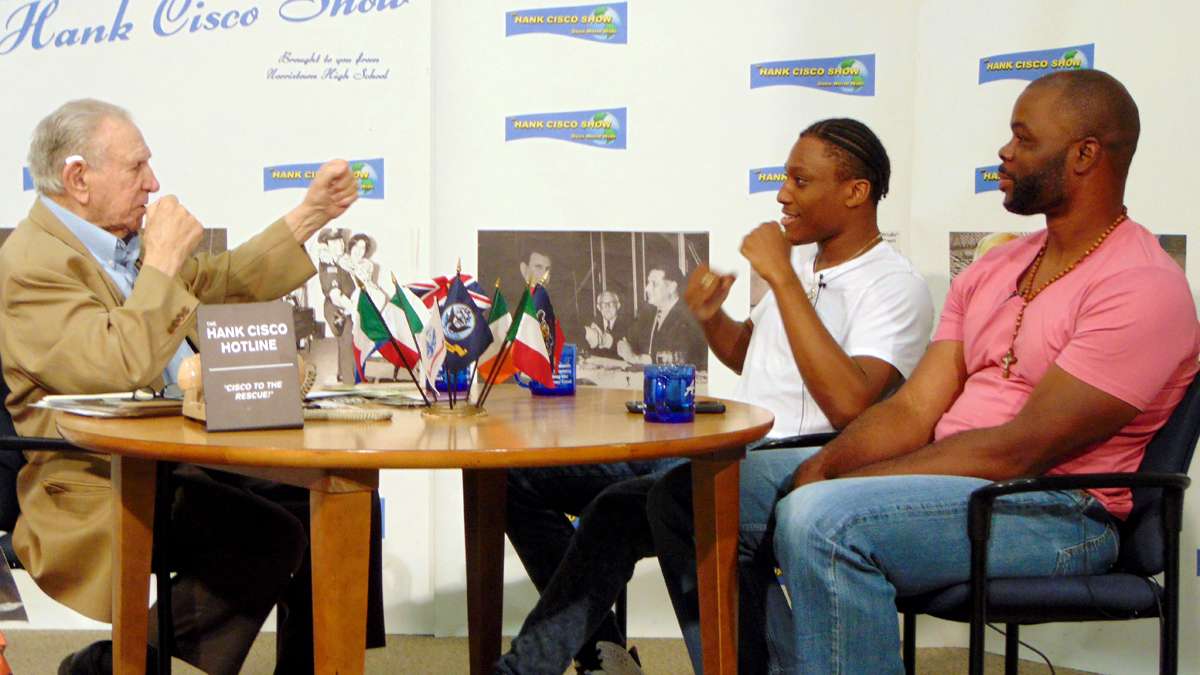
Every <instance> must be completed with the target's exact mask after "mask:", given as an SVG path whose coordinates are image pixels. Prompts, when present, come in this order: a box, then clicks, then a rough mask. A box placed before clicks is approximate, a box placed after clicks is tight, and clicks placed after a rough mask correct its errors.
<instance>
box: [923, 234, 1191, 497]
mask: <svg viewBox="0 0 1200 675" xmlns="http://www.w3.org/2000/svg"><path fill="white" fill-rule="evenodd" d="M1045 241H1046V231H1045V230H1041V231H1039V232H1035V233H1033V234H1030V235H1028V236H1026V237H1023V238H1021V239H1018V240H1017V241H1014V242H1011V243H1008V244H1005V245H1003V246H999V247H997V248H995V249H993V250H992V251H989V252H988V254H987V255H985V256H984V257H983V258H982V259H980V260H978V261H976V262H975V263H974V264H972V265H971V266H969V267H968V268H967V269H966V270H964V271H963V272H962V273H961V274H960V275H958V277H956V278H955V279H954V282H953V283H952V284H951V285H950V293H949V295H948V296H947V297H946V306H945V308H944V309H943V310H942V319H941V323H940V324H939V326H938V329H937V332H936V333H934V336H933V339H934V340H935V341H937V340H957V341H961V342H962V343H963V358H964V359H965V361H966V369H967V381H966V384H965V385H964V387H963V391H962V394H961V395H959V397H958V398H957V399H956V400H955V401H954V403H953V404H952V405H951V406H950V409H949V410H947V411H946V412H945V414H943V415H942V417H941V419H940V420H938V423H937V427H936V428H935V429H934V439H935V440H936V439H941V438H945V437H947V436H951V435H953V434H956V433H959V432H961V431H966V430H968V429H979V428H985V427H993V426H998V425H1000V424H1003V423H1005V422H1008V421H1009V420H1011V419H1013V418H1014V417H1015V416H1016V415H1017V413H1018V411H1020V409H1021V408H1022V406H1024V405H1025V401H1026V400H1027V399H1028V398H1029V394H1030V393H1031V392H1032V391H1033V388H1034V386H1036V385H1037V383H1038V382H1040V381H1041V379H1042V377H1043V376H1044V375H1045V373H1046V371H1047V370H1048V369H1049V368H1050V366H1051V365H1057V366H1058V367H1059V368H1062V369H1063V370H1065V371H1066V372H1068V373H1070V374H1071V375H1072V376H1074V377H1076V378H1078V379H1080V380H1082V381H1084V382H1086V383H1087V384H1090V385H1091V386H1093V387H1096V388H1097V389H1099V390H1101V391H1103V392H1105V393H1107V394H1109V395H1111V396H1114V397H1116V398H1119V399H1121V400H1122V401H1124V402H1126V403H1128V404H1129V405H1131V406H1133V407H1135V408H1137V409H1138V411H1139V414H1138V415H1137V416H1136V417H1134V418H1133V421H1131V422H1130V423H1129V424H1127V425H1126V426H1125V427H1124V428H1122V429H1121V430H1120V431H1119V432H1117V434H1116V435H1115V436H1113V437H1112V438H1110V439H1108V440H1107V441H1104V442H1102V443H1097V444H1095V445H1092V446H1090V447H1088V448H1085V449H1084V450H1083V451H1082V452H1081V453H1079V454H1078V455H1075V456H1073V457H1071V458H1070V459H1067V460H1066V461H1064V462H1062V463H1061V464H1059V465H1058V466H1055V467H1054V468H1053V469H1050V471H1048V472H1047V473H1048V474H1076V473H1092V472H1118V471H1123V472H1131V471H1137V468H1138V466H1139V465H1140V464H1141V460H1142V454H1143V453H1144V451H1145V448H1146V444H1147V443H1148V442H1149V441H1150V438H1151V437H1152V436H1153V435H1154V433H1155V432H1156V431H1158V429H1159V428H1160V427H1162V425H1163V424H1165V423H1166V421H1167V418H1168V417H1170V415H1171V411H1172V410H1173V409H1174V408H1175V404H1177V403H1178V402H1179V401H1180V399H1182V398H1183V394H1184V391H1185V390H1186V389H1187V386H1188V384H1189V383H1190V382H1191V380H1192V377H1193V376H1194V375H1195V374H1196V370H1197V361H1196V358H1197V353H1198V352H1200V326H1198V325H1197V322H1196V307H1195V304H1194V303H1193V301H1192V294H1191V291H1190V290H1189V289H1188V284H1187V279H1186V278H1185V277H1184V274H1183V271H1182V270H1181V269H1179V265H1177V264H1175V262H1174V261H1173V260H1171V258H1170V257H1169V256H1168V255H1167V254H1166V252H1165V251H1163V249H1162V247H1161V246H1159V244H1158V240H1157V239H1156V238H1155V236H1154V235H1153V234H1151V233H1150V232H1149V231H1148V230H1147V229H1146V228H1144V227H1142V226H1141V225H1139V224H1137V223H1135V222H1132V221H1126V222H1124V223H1122V224H1121V225H1119V226H1118V227H1117V228H1116V229H1115V230H1113V232H1112V234H1111V235H1109V237H1108V239H1107V240H1105V242H1104V243H1103V244H1101V246H1100V247H1099V248H1097V249H1096V250H1095V251H1094V252H1093V253H1092V254H1091V255H1090V256H1088V257H1087V258H1086V259H1085V260H1084V261H1083V262H1081V263H1079V264H1078V265H1077V266H1076V267H1075V269H1074V270H1072V271H1071V272H1069V273H1067V274H1066V275H1065V276H1063V277H1062V278H1061V279H1059V280H1058V281H1056V282H1054V283H1053V284H1051V285H1050V286H1049V287H1048V288H1046V289H1045V290H1044V291H1042V292H1041V293H1040V294H1039V295H1038V296H1037V297H1036V298H1034V300H1033V302H1031V303H1029V307H1028V308H1027V309H1026V310H1025V317H1024V319H1023V321H1022V323H1021V332H1020V333H1019V334H1018V336H1017V341H1016V346H1015V348H1014V352H1015V354H1016V356H1017V362H1016V364H1015V365H1014V366H1013V367H1012V371H1011V373H1010V377H1009V379H1007V380H1006V379H1004V378H1003V377H1001V364H1000V359H1001V358H1002V357H1003V356H1004V354H1005V353H1006V352H1007V351H1008V347H1009V343H1010V340H1011V339H1012V332H1013V326H1014V325H1015V323H1016V319H1017V311H1018V310H1019V309H1020V308H1021V298H1020V297H1019V296H1018V295H1016V287H1017V280H1018V278H1019V277H1020V276H1021V274H1022V273H1023V272H1024V271H1025V270H1026V269H1027V268H1028V267H1029V265H1030V264H1031V263H1032V262H1033V259H1034V257H1035V256H1036V255H1037V252H1038V250H1039V249H1040V248H1041V246H1042V244H1043V243H1044V242H1045ZM1090 492H1091V493H1092V494H1093V495H1094V496H1095V497H1096V498H1097V499H1099V500H1100V502H1101V503H1103V504H1104V506H1105V508H1107V509H1108V511H1109V512H1110V513H1112V514H1113V515H1115V516H1118V517H1120V518H1125V517H1126V516H1128V515H1129V511H1130V509H1131V508H1132V506H1133V502H1132V497H1131V495H1130V493H1129V491H1128V490H1125V489H1105V490H1091V491H1090Z"/></svg>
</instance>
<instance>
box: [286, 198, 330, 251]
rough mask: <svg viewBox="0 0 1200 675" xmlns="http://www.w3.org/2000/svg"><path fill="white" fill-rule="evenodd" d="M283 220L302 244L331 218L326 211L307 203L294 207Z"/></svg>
mask: <svg viewBox="0 0 1200 675" xmlns="http://www.w3.org/2000/svg"><path fill="white" fill-rule="evenodd" d="M283 220H284V222H285V223H287V226H288V229H290V230H291V231H292V236H294V237H295V238H296V241H298V242H300V243H301V244H303V243H304V242H306V241H308V238H309V237H311V236H312V235H313V234H314V233H316V231H317V230H319V229H321V228H322V227H325V224H326V223H328V222H329V218H328V217H327V216H326V215H325V214H324V213H322V212H321V211H320V210H319V209H315V208H312V207H310V206H308V205H307V204H300V205H299V206H297V207H296V208H294V209H292V210H291V211H290V212H288V214H287V215H286V216H284V217H283Z"/></svg>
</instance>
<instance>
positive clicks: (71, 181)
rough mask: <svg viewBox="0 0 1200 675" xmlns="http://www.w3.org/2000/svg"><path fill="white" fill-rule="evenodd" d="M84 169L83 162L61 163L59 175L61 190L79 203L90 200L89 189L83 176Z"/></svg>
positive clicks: (85, 202)
mask: <svg viewBox="0 0 1200 675" xmlns="http://www.w3.org/2000/svg"><path fill="white" fill-rule="evenodd" d="M85 170H86V166H85V165H84V163H83V162H71V163H70V164H64V165H63V168H62V173H61V174H60V175H59V178H60V179H61V180H62V184H63V191H64V192H66V193H67V194H68V195H70V197H71V199H73V200H75V201H77V202H79V203H80V204H87V203H88V202H89V201H90V200H91V190H89V189H88V184H87V179H86V177H85V176H84V171H85Z"/></svg>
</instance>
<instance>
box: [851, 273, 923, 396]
mask: <svg viewBox="0 0 1200 675" xmlns="http://www.w3.org/2000/svg"><path fill="white" fill-rule="evenodd" d="M849 324H850V325H849V330H847V332H846V343H845V350H846V353H847V354H849V355H850V356H852V357H853V356H873V357H875V358H878V359H882V360H884V361H887V362H888V363H890V364H892V365H893V366H895V368H896V370H898V371H900V374H901V375H902V376H904V378H905V379H908V377H909V376H910V375H912V371H913V368H915V367H916V366H917V361H920V360H921V355H923V354H924V353H925V348H926V347H927V346H928V345H929V334H930V332H931V331H932V329H933V301H932V300H931V298H930V296H929V286H927V285H926V284H925V280H924V279H922V278H921V277H920V276H918V275H915V274H910V273H907V272H896V273H892V274H886V275H884V276H883V277H881V278H879V279H877V280H875V281H874V282H872V284H871V286H870V287H869V288H867V289H866V290H865V291H864V292H863V294H862V296H861V298H860V299H859V302H858V306H857V307H856V308H855V309H854V313H853V314H852V315H851V317H850V322H849Z"/></svg>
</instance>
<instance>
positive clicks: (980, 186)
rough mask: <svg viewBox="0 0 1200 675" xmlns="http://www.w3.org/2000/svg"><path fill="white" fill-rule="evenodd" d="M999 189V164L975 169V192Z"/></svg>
mask: <svg viewBox="0 0 1200 675" xmlns="http://www.w3.org/2000/svg"><path fill="white" fill-rule="evenodd" d="M999 189H1000V165H999V164H993V165H991V166H981V167H979V168H978V169H975V194H979V193H980V192H994V191H996V190H999Z"/></svg>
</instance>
